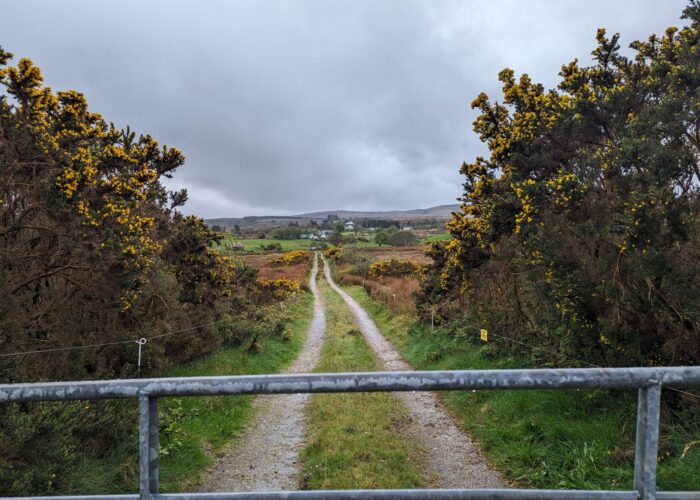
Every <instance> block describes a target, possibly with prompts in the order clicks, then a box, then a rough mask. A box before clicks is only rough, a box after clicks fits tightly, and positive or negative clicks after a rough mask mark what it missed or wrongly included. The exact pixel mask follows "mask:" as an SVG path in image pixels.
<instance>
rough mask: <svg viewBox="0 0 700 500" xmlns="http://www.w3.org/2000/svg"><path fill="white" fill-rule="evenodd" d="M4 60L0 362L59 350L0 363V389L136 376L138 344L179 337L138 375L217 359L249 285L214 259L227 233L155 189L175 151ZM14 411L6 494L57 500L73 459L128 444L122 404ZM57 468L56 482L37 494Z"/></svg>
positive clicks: (155, 347)
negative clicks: (90, 411)
mask: <svg viewBox="0 0 700 500" xmlns="http://www.w3.org/2000/svg"><path fill="white" fill-rule="evenodd" d="M11 57H12V56H11V55H10V54H9V53H7V52H5V51H4V50H2V49H0V86H2V88H3V89H4V91H3V92H2V93H0V278H1V279H0V351H2V352H4V353H10V352H23V351H36V350H37V346H42V348H49V349H51V348H57V350H56V351H51V352H43V353H39V354H31V355H26V356H17V357H3V358H0V383H9V382H31V381H36V380H65V379H68V380H81V379H86V378H89V379H96V378H128V377H133V376H134V375H136V373H137V371H138V370H139V369H137V367H136V357H135V354H136V351H135V350H134V348H135V344H134V343H133V340H134V339H137V338H141V337H142V336H146V335H147V336H151V335H154V334H159V333H161V332H174V331H175V330H178V329H183V330H188V332H189V333H188V335H172V336H169V335H168V336H162V337H159V338H158V340H157V341H154V342H150V341H149V347H148V349H147V353H148V354H147V355H146V356H145V358H144V360H143V363H142V366H141V367H140V372H141V373H142V374H150V373H154V372H156V371H157V370H159V369H162V368H163V367H166V366H173V365H175V364H178V363H181V362H184V361H189V360H191V359H193V358H195V357H197V356H202V355H204V354H207V353H211V352H212V351H214V350H216V349H218V348H219V347H220V346H221V345H222V343H223V341H224V338H225V335H230V333H229V330H230V329H229V328H227V323H229V318H232V317H238V316H240V315H241V313H245V312H246V311H248V310H252V304H251V303H250V299H249V298H248V297H250V296H251V295H254V294H253V293H250V292H251V291H254V287H255V286H256V285H255V282H254V281H251V279H250V278H249V276H250V274H249V273H248V277H246V273H245V272H242V271H241V267H240V266H234V265H232V264H231V263H230V262H228V257H226V256H224V255H221V254H220V253H218V252H216V251H214V250H213V249H212V248H211V243H212V242H215V241H219V240H220V238H221V237H222V235H221V234H218V233H216V232H214V231H211V230H210V229H209V228H208V227H207V225H206V224H205V222H204V221H203V220H202V219H199V218H197V217H184V216H183V215H182V214H180V213H179V212H178V211H177V210H176V207H179V206H180V205H182V204H183V203H184V202H185V201H186V199H187V193H186V191H184V190H181V191H177V192H169V191H167V190H166V188H165V187H164V186H163V184H162V180H163V178H169V177H171V176H172V175H173V173H174V172H175V171H176V170H177V169H178V168H180V167H181V166H182V165H183V164H184V161H185V159H184V156H183V155H182V154H181V153H180V152H179V151H177V150H176V149H172V148H169V147H166V146H161V145H160V144H158V142H157V141H156V140H155V139H154V138H153V137H151V136H150V135H139V136H137V135H136V134H135V132H133V131H131V129H129V128H128V127H127V128H126V129H124V130H122V129H117V128H116V127H115V126H114V125H112V124H110V123H109V122H107V121H105V120H104V119H103V118H102V117H101V116H100V115H99V114H97V113H95V112H93V111H91V110H90V109H89V107H88V103H87V101H86V99H85V97H84V96H83V95H82V94H80V93H79V92H77V91H74V90H69V91H60V92H54V91H52V90H51V89H50V88H48V87H45V86H44V85H43V77H42V74H41V71H40V70H39V68H38V67H36V66H35V65H34V64H33V63H32V61H31V60H29V59H21V60H20V61H19V62H18V64H17V65H16V66H10V65H9V61H10V60H11ZM92 344H96V345H99V347H94V348H89V349H87V348H86V349H76V350H72V349H63V348H65V347H73V346H85V345H92ZM10 406H11V405H2V406H1V407H0V421H2V422H3V432H2V438H1V439H0V456H2V457H3V460H0V494H4V493H10V495H13V494H14V495H16V494H20V495H22V494H24V495H26V494H28V493H30V492H31V493H35V494H41V493H44V494H48V493H52V492H55V491H67V490H68V489H70V488H71V486H70V485H71V484H73V483H72V482H73V481H74V480H75V477H71V474H70V471H75V470H79V468H80V467H79V464H78V463H76V460H77V458H76V457H75V456H74V455H76V454H74V453H69V451H70V450H73V449H75V448H77V447H78V446H80V447H81V448H84V449H87V450H89V452H92V451H93V447H95V448H97V449H95V450H94V453H95V455H97V454H99V453H104V452H105V450H109V449H113V447H114V445H115V443H116V442H121V441H123V440H126V439H130V438H131V436H133V434H131V430H130V426H129V425H128V424H127V423H128V422H131V421H133V420H132V418H131V417H133V414H131V413H130V412H131V411H132V410H131V409H130V406H129V405H124V404H121V403H119V402H110V403H109V404H106V405H104V406H100V410H99V411H98V412H95V413H96V414H97V415H98V416H97V417H96V418H95V419H94V420H93V419H92V418H89V419H86V418H85V417H86V412H85V410H84V408H83V405H82V404H81V405H55V406H52V407H50V408H49V407H39V406H40V405H34V406H32V405H29V406H28V407H27V408H22V409H19V410H18V409H17V408H15V409H13V408H10ZM47 422H48V423H50V425H51V427H52V429H53V430H54V431H55V432H52V433H50V434H51V436H48V435H47V433H46V432H44V428H45V427H44V426H45V425H46V423H47ZM107 422H109V424H108V425H103V424H106V423H107ZM122 423H123V425H122ZM59 436H60V437H59ZM95 445H97V446H95ZM78 457H80V456H79V455H78ZM57 463H62V464H63V470H62V472H64V473H65V474H59V475H58V477H55V475H54V477H55V479H54V480H53V481H51V482H48V483H47V481H46V479H45V478H46V477H49V475H50V473H51V471H55V466H56V464H57Z"/></svg>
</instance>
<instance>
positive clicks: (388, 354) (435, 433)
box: [323, 258, 508, 488]
mask: <svg viewBox="0 0 700 500" xmlns="http://www.w3.org/2000/svg"><path fill="white" fill-rule="evenodd" d="M323 260H324V264H325V266H324V267H325V269H324V272H325V277H326V281H328V284H329V285H330V286H331V288H333V290H335V291H336V292H337V293H338V294H339V295H340V296H341V297H342V298H343V300H344V301H345V303H346V304H347V306H348V308H350V311H351V312H352V314H353V316H354V317H355V321H356V323H357V326H358V327H359V328H360V331H361V332H362V334H363V335H364V337H365V339H366V340H367V342H368V343H369V345H370V346H371V347H372V350H373V351H374V352H375V354H376V355H377V357H378V358H379V359H380V360H381V362H382V363H383V365H384V369H385V370H387V371H409V370H413V367H412V366H411V365H409V364H408V363H407V362H406V361H404V360H403V358H402V357H401V354H399V352H398V351H397V350H396V348H394V346H392V345H391V344H390V343H389V342H388V341H387V340H386V338H384V336H383V335H382V334H381V332H380V331H379V328H377V325H376V324H375V323H374V321H373V320H372V318H370V317H369V315H368V314H367V312H366V311H365V310H364V309H363V308H362V306H361V305H360V304H359V303H358V302H357V301H356V300H355V299H353V298H352V297H351V296H350V295H348V294H347V293H346V292H345V291H344V290H342V289H341V288H340V287H338V286H337V285H336V284H335V282H334V281H333V277H332V276H331V273H330V266H329V265H328V262H326V260H325V258H324V259H323ZM395 394H396V396H397V397H398V398H399V399H400V400H401V401H402V402H403V403H404V404H405V405H406V407H408V409H409V411H410V414H411V416H412V419H413V428H412V430H411V436H410V437H412V438H414V439H415V440H416V442H418V443H419V444H421V445H422V446H423V447H424V449H425V450H426V453H427V457H426V460H425V462H426V466H427V467H428V468H429V469H430V470H428V471H426V472H427V473H428V477H427V479H428V481H429V482H430V483H434V484H431V485H432V486H434V487H438V488H504V487H507V486H508V485H507V483H506V482H505V481H504V480H503V478H502V477H501V475H500V474H499V473H498V472H497V471H495V470H494V469H493V468H492V467H491V466H490V465H489V464H488V462H487V461H486V459H485V458H484V457H483V456H482V455H481V452H480V451H479V448H478V446H477V445H476V444H475V443H474V442H473V441H472V440H471V439H470V438H469V437H468V436H467V435H466V434H465V433H464V432H463V431H462V429H460V428H459V426H458V425H457V424H456V423H455V421H454V419H453V418H452V416H451V415H450V413H449V412H448V411H447V409H445V408H444V407H443V405H442V404H441V403H440V401H439V400H438V398H437V397H436V395H435V394H434V393H432V392H398V393H395Z"/></svg>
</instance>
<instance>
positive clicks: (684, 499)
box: [656, 491, 700, 500]
mask: <svg viewBox="0 0 700 500" xmlns="http://www.w3.org/2000/svg"><path fill="white" fill-rule="evenodd" d="M656 500H700V491H657V492H656Z"/></svg>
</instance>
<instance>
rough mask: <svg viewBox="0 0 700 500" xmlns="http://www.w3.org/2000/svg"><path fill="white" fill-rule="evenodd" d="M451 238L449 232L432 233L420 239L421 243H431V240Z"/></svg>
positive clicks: (447, 239)
mask: <svg viewBox="0 0 700 500" xmlns="http://www.w3.org/2000/svg"><path fill="white" fill-rule="evenodd" d="M451 239H452V235H451V234H450V233H440V234H433V235H432V236H427V237H425V238H422V239H421V243H432V242H433V241H449V240H451Z"/></svg>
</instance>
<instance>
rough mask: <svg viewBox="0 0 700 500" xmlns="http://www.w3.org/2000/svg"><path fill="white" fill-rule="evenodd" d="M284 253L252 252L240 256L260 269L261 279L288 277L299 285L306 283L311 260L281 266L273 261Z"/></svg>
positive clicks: (259, 275) (259, 276)
mask: <svg viewBox="0 0 700 500" xmlns="http://www.w3.org/2000/svg"><path fill="white" fill-rule="evenodd" d="M282 255H284V254H283V253H266V254H252V255H241V256H240V257H239V258H240V260H242V261H243V262H245V263H246V264H248V265H249V266H250V267H254V268H255V269H257V270H258V279H261V280H278V279H288V280H294V281H296V282H298V283H299V285H304V284H306V276H307V275H308V273H309V265H310V263H309V262H300V263H299V264H294V265H291V266H280V265H275V264H273V263H272V261H273V260H275V259H276V258H278V257H281V256H282Z"/></svg>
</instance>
